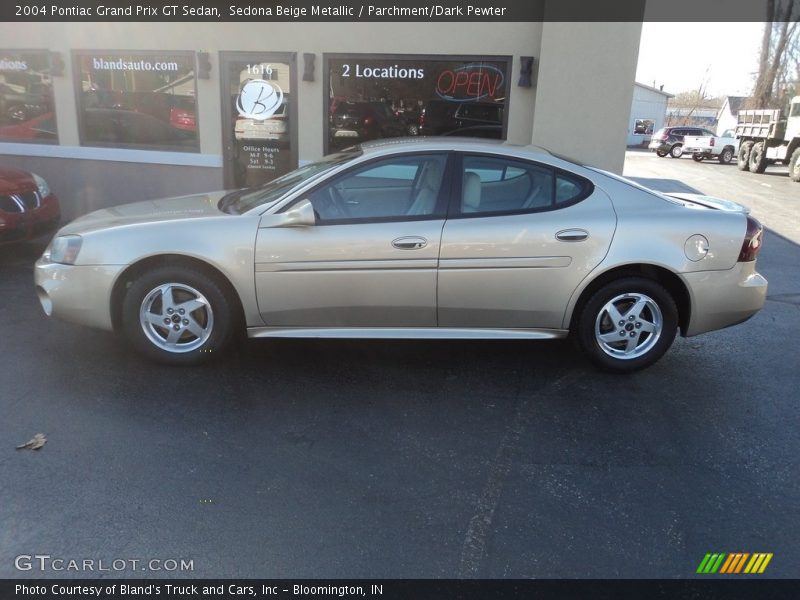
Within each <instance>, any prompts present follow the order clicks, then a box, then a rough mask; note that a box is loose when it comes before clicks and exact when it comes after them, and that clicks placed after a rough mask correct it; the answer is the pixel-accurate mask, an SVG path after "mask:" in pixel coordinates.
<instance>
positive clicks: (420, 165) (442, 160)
mask: <svg viewBox="0 0 800 600" xmlns="http://www.w3.org/2000/svg"><path fill="white" fill-rule="evenodd" d="M446 164H447V157H446V155H444V154H428V155H415V156H410V157H395V158H390V159H386V160H381V161H377V162H372V163H370V164H369V165H368V166H365V167H362V168H359V169H356V170H354V171H350V172H348V173H346V174H345V175H343V176H341V177H339V178H337V179H336V180H335V181H334V182H333V183H326V184H324V185H323V186H321V187H320V188H317V189H316V190H315V191H314V192H312V194H311V195H310V196H309V197H308V199H309V200H310V201H311V204H312V205H313V206H314V210H315V212H316V214H317V219H318V220H319V222H320V224H325V223H331V222H339V223H341V222H359V221H386V220H417V219H424V218H426V217H431V216H434V215H436V214H443V212H444V211H443V210H442V207H441V202H440V194H439V192H440V190H441V187H442V181H443V179H444V172H445V167H446Z"/></svg>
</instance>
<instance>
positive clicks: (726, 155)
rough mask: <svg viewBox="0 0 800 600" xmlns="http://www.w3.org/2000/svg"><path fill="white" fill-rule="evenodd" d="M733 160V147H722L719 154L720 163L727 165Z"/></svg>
mask: <svg viewBox="0 0 800 600" xmlns="http://www.w3.org/2000/svg"><path fill="white" fill-rule="evenodd" d="M732 160H733V148H730V147H729V148H724V149H723V150H722V152H720V154H719V162H720V164H722V165H729V164H731V161H732Z"/></svg>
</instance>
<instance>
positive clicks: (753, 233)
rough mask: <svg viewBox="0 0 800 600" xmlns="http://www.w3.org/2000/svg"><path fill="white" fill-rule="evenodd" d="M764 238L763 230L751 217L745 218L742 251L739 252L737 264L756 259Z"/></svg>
mask: <svg viewBox="0 0 800 600" xmlns="http://www.w3.org/2000/svg"><path fill="white" fill-rule="evenodd" d="M763 238H764V228H763V227H762V226H761V223H759V222H758V221H757V220H756V219H754V218H753V217H750V216H748V217H747V231H746V232H745V234H744V242H742V250H741V251H740V252H739V262H750V261H753V260H755V259H756V256H758V252H759V251H760V250H761V244H762V242H763Z"/></svg>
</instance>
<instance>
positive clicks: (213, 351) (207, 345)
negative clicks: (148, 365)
mask: <svg viewBox="0 0 800 600" xmlns="http://www.w3.org/2000/svg"><path fill="white" fill-rule="evenodd" d="M232 316H233V313H232V310H231V303H230V301H229V300H228V298H227V297H226V295H225V293H224V292H223V290H222V289H220V287H219V286H218V285H217V283H216V282H214V280H213V279H211V278H210V277H208V276H207V275H206V274H205V273H202V272H200V271H197V270H194V269H191V268H186V267H174V266H164V267H159V268H156V269H153V270H152V271H148V272H146V273H144V274H143V275H141V276H140V277H139V278H138V279H136V280H135V281H134V282H133V283H132V284H131V286H130V287H129V288H128V292H127V294H126V295H125V298H124V300H123V305H122V326H123V330H124V331H125V334H126V335H127V337H128V339H129V340H130V341H131V343H132V344H133V346H134V347H135V348H136V349H137V350H139V351H140V352H141V353H142V354H144V355H145V356H147V357H149V358H151V359H154V360H157V361H159V362H163V363H168V364H172V365H193V364H198V363H201V362H203V361H205V360H208V359H209V358H212V357H213V356H214V355H218V354H219V353H220V351H221V350H222V349H223V348H224V347H225V346H226V345H227V344H228V342H229V341H230V338H231V331H232V322H233V318H232Z"/></svg>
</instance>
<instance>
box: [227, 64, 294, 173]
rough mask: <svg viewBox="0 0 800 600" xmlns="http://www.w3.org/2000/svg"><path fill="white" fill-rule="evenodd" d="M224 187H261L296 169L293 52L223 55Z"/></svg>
mask: <svg viewBox="0 0 800 600" xmlns="http://www.w3.org/2000/svg"><path fill="white" fill-rule="evenodd" d="M220 76H221V77H222V128H223V129H222V142H223V145H224V156H223V163H224V164H223V166H224V170H225V187H227V188H240V187H252V186H257V185H261V184H262V183H266V182H268V181H271V180H273V179H275V178H276V177H280V176H281V175H283V174H285V173H288V172H289V171H291V170H293V169H295V168H297V122H296V121H295V115H296V114H297V97H296V95H295V89H296V88H297V85H296V84H297V72H296V57H295V54H294V53H274V52H270V53H262V52H220Z"/></svg>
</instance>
